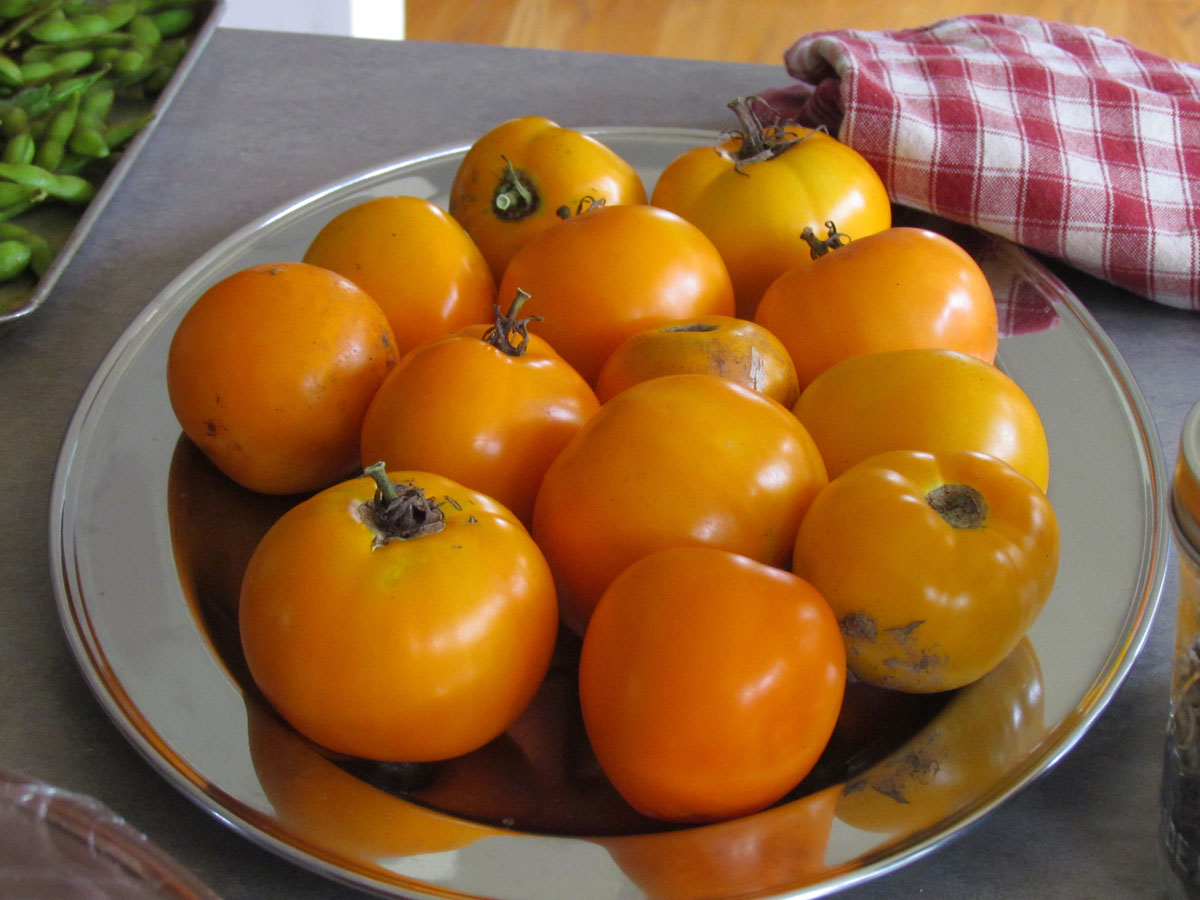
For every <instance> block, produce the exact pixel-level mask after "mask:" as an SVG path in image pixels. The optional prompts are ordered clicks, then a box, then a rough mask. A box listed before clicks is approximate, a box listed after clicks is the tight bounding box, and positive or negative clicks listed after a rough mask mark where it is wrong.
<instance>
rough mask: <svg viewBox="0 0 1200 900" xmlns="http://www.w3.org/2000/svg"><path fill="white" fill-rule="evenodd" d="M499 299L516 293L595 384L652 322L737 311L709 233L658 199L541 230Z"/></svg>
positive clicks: (512, 266)
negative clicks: (655, 203) (613, 357)
mask: <svg viewBox="0 0 1200 900" xmlns="http://www.w3.org/2000/svg"><path fill="white" fill-rule="evenodd" d="M499 290H500V296H501V297H511V296H513V295H515V294H516V292H517V291H518V290H524V291H527V292H528V293H529V294H530V295H531V299H530V300H529V302H528V303H527V304H526V306H525V310H526V312H527V313H528V314H530V315H540V316H542V317H543V318H544V320H545V321H543V322H540V323H538V328H537V331H538V334H540V335H541V336H542V337H543V338H545V339H546V341H547V342H548V343H549V344H550V346H552V347H553V348H554V349H555V350H557V351H558V352H559V353H560V354H562V356H563V357H564V358H565V359H566V360H567V362H569V363H570V364H571V365H572V366H574V367H575V368H576V370H578V372H579V374H580V375H582V376H583V377H584V378H585V379H587V381H588V382H589V383H591V384H594V383H595V380H596V378H597V376H598V375H599V374H600V368H601V367H602V366H603V365H604V362H605V360H607V359H608V357H609V355H610V354H611V353H612V352H613V351H614V350H615V349H616V348H617V346H618V345H619V344H620V343H621V342H622V341H624V340H625V339H626V338H628V337H629V336H630V335H632V334H634V333H636V332H638V331H641V330H643V329H646V328H652V327H654V326H657V325H664V324H668V323H670V322H675V321H679V320H681V319H689V318H693V317H696V316H707V315H726V316H728V315H732V314H733V286H732V283H731V282H730V280H729V272H728V271H727V270H726V268H725V263H724V261H723V260H722V259H721V256H720V254H719V253H718V252H717V250H716V248H715V247H714V246H713V245H712V242H711V241H709V239H708V238H707V237H705V236H704V234H703V233H701V232H700V230H699V229H697V228H696V227H695V226H694V225H692V224H690V223H688V222H687V221H685V220H684V219H681V218H680V217H679V216H676V215H675V214H674V213H670V212H667V211H666V210H661V209H656V208H655V207H652V206H645V205H631V206H606V207H603V208H601V209H592V210H590V211H588V212H586V213H584V214H583V215H581V216H576V217H574V218H572V219H569V220H568V221H565V222H562V223H560V224H559V227H556V228H553V229H550V230H548V231H545V232H543V233H542V234H539V235H538V236H537V237H536V238H535V239H533V240H531V241H530V242H529V243H528V244H526V245H525V246H524V247H522V248H521V249H520V250H519V251H518V252H517V253H516V254H515V255H514V256H513V258H512V262H510V263H509V266H508V268H507V269H506V270H505V272H504V277H503V278H502V279H501V280H500V289H499Z"/></svg>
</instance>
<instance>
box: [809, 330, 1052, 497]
mask: <svg viewBox="0 0 1200 900" xmlns="http://www.w3.org/2000/svg"><path fill="white" fill-rule="evenodd" d="M795 413H796V415H797V417H799V419H800V421H801V422H803V423H804V426H805V427H806V428H807V429H808V431H809V433H810V434H811V435H812V437H813V440H815V441H816V442H817V446H818V447H820V448H821V457H822V458H823V459H824V460H825V465H826V467H827V468H828V470H829V477H830V478H834V477H836V476H837V475H840V474H841V473H842V472H844V471H845V470H846V469H848V468H849V467H850V466H852V465H854V464H855V463H857V462H861V461H862V460H864V459H866V458H867V457H869V456H874V455H875V454H877V453H882V452H884V451H886V450H926V451H938V450H975V451H978V452H980V453H987V454H990V455H992V456H996V457H999V458H1000V459H1002V460H1004V461H1005V462H1007V463H1009V464H1010V465H1011V466H1012V467H1013V468H1015V469H1016V470H1017V471H1019V472H1020V473H1021V474H1022V475H1024V476H1026V477H1027V478H1029V479H1030V480H1031V481H1033V482H1034V483H1035V484H1036V485H1037V486H1038V487H1039V488H1041V489H1042V490H1045V489H1046V485H1047V483H1048V482H1049V478H1050V448H1049V446H1048V444H1047V441H1046V432H1045V429H1044V428H1043V426H1042V420H1041V417H1040V416H1039V415H1038V411H1037V408H1036V407H1035V406H1034V405H1033V401H1032V400H1030V399H1029V397H1028V395H1026V394H1025V392H1024V391H1023V390H1021V388H1020V386H1019V385H1018V384H1017V383H1016V382H1015V381H1013V380H1012V379H1011V378H1010V377H1009V376H1008V375H1006V374H1005V373H1004V372H1002V371H1001V370H1000V369H998V368H996V367H995V366H992V365H988V364H987V363H985V362H983V361H982V360H979V359H976V358H975V357H973V356H967V355H966V354H963V353H959V352H957V351H954V350H937V349H914V350H889V351H884V352H880V353H867V354H863V355H861V356H852V357H850V358H848V359H844V360H842V361H841V362H839V363H836V364H834V365H833V366H830V367H829V368H828V369H826V370H825V371H824V372H823V373H821V374H820V375H819V376H817V378H816V379H815V380H814V381H813V382H812V383H811V384H809V385H808V387H806V388H805V389H804V390H803V391H802V392H801V394H800V399H799V400H798V401H797V403H796V406H795Z"/></svg>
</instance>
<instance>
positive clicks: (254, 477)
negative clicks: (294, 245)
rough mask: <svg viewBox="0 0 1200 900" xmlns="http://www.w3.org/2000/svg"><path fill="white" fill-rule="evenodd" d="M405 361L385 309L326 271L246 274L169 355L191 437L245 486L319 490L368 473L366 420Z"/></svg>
mask: <svg viewBox="0 0 1200 900" xmlns="http://www.w3.org/2000/svg"><path fill="white" fill-rule="evenodd" d="M397 358H398V354H397V350H396V339H395V335H394V334H393V332H392V328H391V325H390V324H389V323H388V320H387V316H386V315H385V314H384V312H383V310H382V309H381V308H380V306H379V304H378V303H376V302H375V300H374V299H373V298H372V297H371V296H370V295H368V294H367V293H366V292H365V291H364V290H363V289H362V288H360V287H358V286H357V285H355V284H354V283H353V282H352V281H350V280H349V279H347V278H344V277H343V276H341V275H338V274H337V273H336V272H332V271H330V270H328V269H325V268H322V267H320V266H314V265H311V264H309V263H303V262H277V263H265V264H263V265H257V266H251V267H249V268H247V269H243V270H241V271H238V272H235V273H233V274H232V275H229V276H227V277H226V278H224V279H222V280H221V281H219V282H217V283H216V284H214V285H213V286H212V287H210V288H208V289H207V290H206V291H205V292H204V293H203V294H201V295H200V297H199V298H198V299H197V300H196V302H195V303H194V304H193V305H192V307H191V308H190V309H189V310H188V311H187V313H186V314H185V315H184V317H183V320H182V321H181V322H180V323H179V325H178V327H177V328H176V330H175V334H174V335H173V337H172V340H171V345H170V349H169V351H168V356H167V389H168V392H169V395H170V402H171V408H172V409H173V410H174V412H175V416H176V418H177V419H178V420H179V424H180V425H181V426H182V428H183V433H184V434H186V435H187V437H188V438H189V439H190V440H191V441H192V442H194V443H195V444H196V446H197V447H199V448H200V450H201V451H202V452H203V453H204V455H205V456H207V457H208V458H209V459H210V460H212V462H213V463H214V464H215V465H216V466H217V468H219V469H220V470H221V471H222V472H224V473H225V474H226V475H227V476H229V477H230V478H232V479H233V480H234V481H236V482H237V483H238V484H240V485H242V486H243V487H245V488H248V489H250V490H252V491H258V492H260V493H266V494H291V493H300V492H306V491H314V490H320V489H321V488H325V487H328V486H330V485H332V484H334V483H336V482H337V481H339V480H341V479H343V478H346V477H348V476H349V475H351V474H352V473H353V472H354V471H355V470H356V468H357V466H358V442H359V434H360V433H361V431H362V423H363V417H364V416H365V415H366V412H367V406H368V405H369V404H370V402H371V398H372V397H374V396H375V392H376V391H377V390H378V389H379V385H380V384H382V382H383V379H384V377H385V376H386V375H387V373H388V371H389V370H390V369H391V368H392V366H394V365H395V364H396V361H397Z"/></svg>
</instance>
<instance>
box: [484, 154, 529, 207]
mask: <svg viewBox="0 0 1200 900" xmlns="http://www.w3.org/2000/svg"><path fill="white" fill-rule="evenodd" d="M500 158H501V159H503V160H504V164H505V169H504V174H503V175H501V176H500V183H499V184H497V185H496V190H495V191H493V192H492V212H493V213H495V215H496V218H497V219H500V220H501V221H504V222H517V221H520V220H521V219H524V218H526V217H527V216H531V215H533V214H534V213H535V212H537V210H538V207H539V206H540V205H541V197H540V196H539V195H538V192H537V187H536V186H535V185H534V183H533V179H532V178H531V177H530V176H529V173H528V172H525V171H523V170H521V169H518V168H517V167H516V166H514V165H513V164H512V161H511V160H510V159H509V158H508V157H507V156H501V157H500Z"/></svg>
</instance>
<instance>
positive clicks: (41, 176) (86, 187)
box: [0, 163, 96, 204]
mask: <svg viewBox="0 0 1200 900" xmlns="http://www.w3.org/2000/svg"><path fill="white" fill-rule="evenodd" d="M0 179H7V180H8V181H11V182H14V183H16V184H18V185H24V186H26V187H31V188H40V189H41V190H43V191H45V192H46V193H47V194H48V195H49V196H51V197H54V198H56V199H58V200H62V201H64V202H66V203H74V204H83V203H87V202H88V201H89V200H91V199H92V197H94V196H95V195H96V186H95V185H93V184H92V183H91V182H90V181H88V180H87V179H86V178H80V177H79V176H78V175H60V174H57V173H55V172H51V171H49V170H48V169H45V168H43V167H42V166H39V165H35V164H34V163H27V164H21V163H0Z"/></svg>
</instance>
